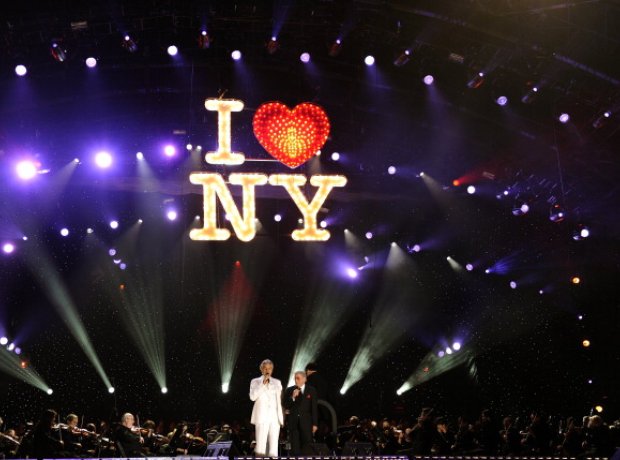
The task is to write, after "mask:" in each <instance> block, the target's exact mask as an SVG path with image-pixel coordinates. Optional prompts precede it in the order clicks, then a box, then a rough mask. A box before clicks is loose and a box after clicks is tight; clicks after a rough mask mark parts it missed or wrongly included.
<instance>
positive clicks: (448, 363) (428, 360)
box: [396, 348, 475, 395]
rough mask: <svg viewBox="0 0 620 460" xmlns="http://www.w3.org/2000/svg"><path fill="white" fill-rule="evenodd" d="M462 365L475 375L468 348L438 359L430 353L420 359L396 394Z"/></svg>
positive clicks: (470, 351) (471, 353) (472, 356)
mask: <svg viewBox="0 0 620 460" xmlns="http://www.w3.org/2000/svg"><path fill="white" fill-rule="evenodd" d="M463 364H469V366H470V371H471V372H472V373H475V364H474V353H473V351H472V350H471V349H470V348H468V349H463V348H461V349H460V350H459V351H458V352H454V353H452V354H450V355H449V354H446V355H445V356H443V357H442V358H440V357H438V356H437V354H436V353H433V352H430V353H428V354H427V355H426V356H425V357H424V359H422V361H421V362H420V364H419V365H418V367H417V368H416V370H415V371H414V372H413V373H412V374H411V375H410V376H409V378H408V379H407V380H406V381H405V383H403V384H402V385H401V386H400V388H399V389H398V390H397V391H396V393H397V394H398V395H402V394H403V393H405V392H406V391H409V390H411V389H412V388H415V387H417V386H419V385H422V384H423V383H424V382H428V381H429V380H431V379H434V378H435V377H438V376H440V375H441V374H444V373H445V372H448V371H449V370H452V369H454V368H456V367H458V366H461V365H463Z"/></svg>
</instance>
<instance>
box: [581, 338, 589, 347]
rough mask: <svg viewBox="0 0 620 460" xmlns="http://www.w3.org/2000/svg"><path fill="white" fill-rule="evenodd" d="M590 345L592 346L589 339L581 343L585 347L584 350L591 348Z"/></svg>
mask: <svg viewBox="0 0 620 460" xmlns="http://www.w3.org/2000/svg"><path fill="white" fill-rule="evenodd" d="M590 345H592V344H591V343H590V341H589V340H588V339H583V341H582V342H581V346H583V348H589V347H590Z"/></svg>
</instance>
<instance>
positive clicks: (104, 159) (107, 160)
mask: <svg viewBox="0 0 620 460" xmlns="http://www.w3.org/2000/svg"><path fill="white" fill-rule="evenodd" d="M95 164H96V165H97V166H98V167H100V168H101V169H107V168H109V167H110V166H112V155H110V154H109V153H108V152H105V151H101V152H97V153H96V154H95Z"/></svg>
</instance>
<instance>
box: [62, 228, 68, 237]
mask: <svg viewBox="0 0 620 460" xmlns="http://www.w3.org/2000/svg"><path fill="white" fill-rule="evenodd" d="M60 235H61V236H69V229H68V228H66V227H65V228H61V229H60Z"/></svg>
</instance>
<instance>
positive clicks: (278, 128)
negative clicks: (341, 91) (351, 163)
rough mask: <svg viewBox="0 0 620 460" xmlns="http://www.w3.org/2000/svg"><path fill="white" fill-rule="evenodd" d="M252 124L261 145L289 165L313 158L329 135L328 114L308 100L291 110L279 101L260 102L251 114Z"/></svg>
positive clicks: (294, 166) (299, 163)
mask: <svg viewBox="0 0 620 460" xmlns="http://www.w3.org/2000/svg"><path fill="white" fill-rule="evenodd" d="M252 125H253V127H254V135H255V136H256V139H258V142H259V143H260V145H262V146H263V147H264V148H265V150H267V152H269V154H270V155H271V156H272V157H274V158H275V159H276V160H278V161H280V162H281V163H284V164H285V165H286V166H288V167H289V168H296V167H297V166H299V165H301V164H303V163H305V162H306V161H308V160H309V159H310V158H312V157H313V156H314V155H315V154H316V152H317V151H318V150H319V149H320V148H321V147H323V144H325V141H326V140H327V136H328V135H329V119H328V118H327V115H326V114H325V112H324V111H323V109H322V108H321V107H319V106H318V105H314V104H310V103H308V102H304V103H303V104H299V105H298V106H297V107H295V108H294V109H293V110H290V109H289V108H288V107H287V106H285V105H284V104H282V103H280V102H268V103H267V104H263V105H261V106H260V107H259V108H258V110H257V111H256V113H255V114H254V120H253V122H252Z"/></svg>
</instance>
